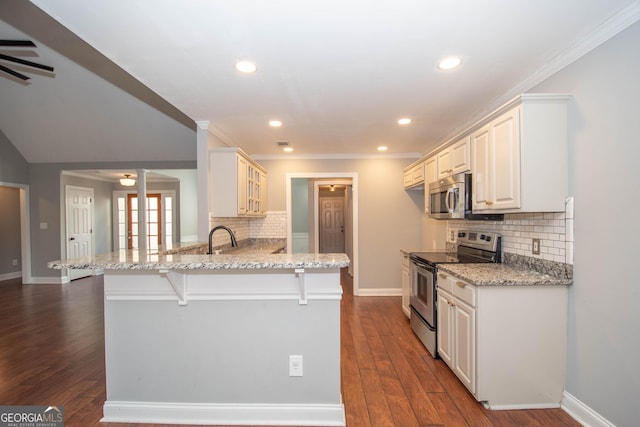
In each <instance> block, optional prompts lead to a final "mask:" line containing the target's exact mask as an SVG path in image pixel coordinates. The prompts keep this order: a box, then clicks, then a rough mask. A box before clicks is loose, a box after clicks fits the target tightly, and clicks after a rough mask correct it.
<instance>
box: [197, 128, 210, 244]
mask: <svg viewBox="0 0 640 427" xmlns="http://www.w3.org/2000/svg"><path fill="white" fill-rule="evenodd" d="M196 125H197V128H196V162H197V171H198V241H200V242H206V241H207V239H208V236H209V143H208V134H209V121H208V120H202V121H197V122H196Z"/></svg>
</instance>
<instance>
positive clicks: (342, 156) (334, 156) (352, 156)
mask: <svg viewBox="0 0 640 427" xmlns="http://www.w3.org/2000/svg"><path fill="white" fill-rule="evenodd" d="M421 156H422V154H421V153H417V152H414V153H394V154H361V153H329V154H255V155H252V156H251V158H252V159H254V160H362V159H419V158H420V157H421Z"/></svg>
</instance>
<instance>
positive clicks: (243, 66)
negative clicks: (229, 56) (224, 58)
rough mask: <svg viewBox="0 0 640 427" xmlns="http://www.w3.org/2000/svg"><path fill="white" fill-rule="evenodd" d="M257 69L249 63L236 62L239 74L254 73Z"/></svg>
mask: <svg viewBox="0 0 640 427" xmlns="http://www.w3.org/2000/svg"><path fill="white" fill-rule="evenodd" d="M257 69H258V67H256V64H254V63H253V62H251V61H238V62H236V70H238V71H240V72H241V73H255V72H256V70H257Z"/></svg>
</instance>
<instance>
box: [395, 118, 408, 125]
mask: <svg viewBox="0 0 640 427" xmlns="http://www.w3.org/2000/svg"><path fill="white" fill-rule="evenodd" d="M409 123H411V119H409V118H406V117H405V118H404V119H400V120H398V124H399V125H408V124H409Z"/></svg>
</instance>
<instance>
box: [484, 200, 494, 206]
mask: <svg viewBox="0 0 640 427" xmlns="http://www.w3.org/2000/svg"><path fill="white" fill-rule="evenodd" d="M484 202H485V203H486V204H487V206H491V205H492V204H493V202H492V201H491V200H485V201H484Z"/></svg>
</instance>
